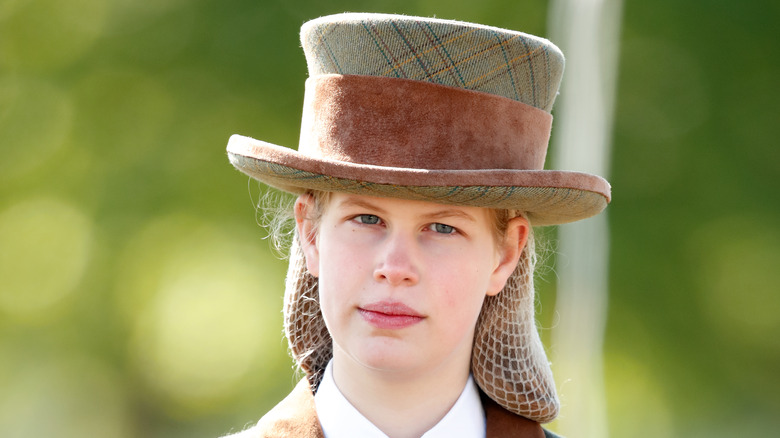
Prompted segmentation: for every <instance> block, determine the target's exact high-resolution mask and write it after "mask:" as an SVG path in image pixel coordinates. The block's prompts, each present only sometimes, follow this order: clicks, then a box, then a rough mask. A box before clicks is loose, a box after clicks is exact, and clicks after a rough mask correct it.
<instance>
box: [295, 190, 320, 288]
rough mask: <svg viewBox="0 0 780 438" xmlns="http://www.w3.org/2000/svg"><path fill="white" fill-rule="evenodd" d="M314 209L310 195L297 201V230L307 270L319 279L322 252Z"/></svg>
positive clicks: (302, 196)
mask: <svg viewBox="0 0 780 438" xmlns="http://www.w3.org/2000/svg"><path fill="white" fill-rule="evenodd" d="M314 209H315V207H314V197H312V196H311V195H309V194H303V195H301V196H299V197H298V199H296V200H295V208H294V213H295V228H296V230H297V231H298V240H299V242H300V245H301V249H302V250H303V255H304V257H305V258H306V269H308V270H309V274H311V275H313V276H315V277H317V276H318V275H319V272H320V251H319V248H317V224H316V223H315V222H314V220H313V219H312V216H313V215H314V214H315V211H314Z"/></svg>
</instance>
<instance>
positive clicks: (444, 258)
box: [228, 14, 610, 438]
mask: <svg viewBox="0 0 780 438" xmlns="http://www.w3.org/2000/svg"><path fill="white" fill-rule="evenodd" d="M301 39H302V42H303V48H304V52H305V54H306V58H307V61H308V65H309V73H310V78H309V80H307V84H306V97H305V100H304V110H303V122H302V128H301V140H300V145H299V148H298V151H293V150H290V149H287V148H283V147H279V146H276V145H272V144H268V143H265V142H262V141H258V140H254V139H251V138H247V137H240V136H233V137H232V138H231V140H230V142H229V144H228V153H229V157H230V160H231V162H232V163H233V164H234V165H235V166H236V167H237V168H238V169H239V170H241V171H243V172H245V173H247V174H248V175H250V176H252V177H253V178H256V179H258V180H260V181H262V182H265V183H267V184H269V185H271V186H274V187H277V188H280V189H282V190H286V191H289V192H292V193H297V194H299V196H298V198H297V200H296V202H295V207H294V217H295V222H296V232H295V238H294V241H293V245H292V248H291V254H290V268H289V271H288V278H287V285H286V291H285V309H284V312H285V329H286V334H287V337H288V340H289V342H290V349H291V352H292V354H293V357H294V358H295V360H296V362H297V363H298V365H299V366H300V367H301V369H303V370H304V371H305V372H306V375H307V378H306V379H304V380H303V381H301V382H300V383H299V384H298V386H297V387H296V388H295V389H294V390H293V392H292V393H291V394H290V396H288V397H287V398H286V399H285V400H284V401H282V402H281V403H280V404H279V405H278V406H277V407H276V408H274V409H273V410H272V411H271V412H269V413H268V414H266V415H265V416H264V417H263V418H262V419H261V420H260V422H259V423H258V425H257V426H255V427H254V428H252V429H249V430H247V431H244V432H242V433H241V434H239V436H241V437H250V436H262V437H268V436H279V437H282V436H284V437H323V436H324V437H327V438H338V437H356V436H359V437H392V438H395V437H420V436H423V437H426V438H432V437H452V436H458V437H544V436H553V435H552V434H551V433H550V432H548V431H546V430H544V429H543V428H542V427H541V426H540V423H544V422H548V421H551V420H552V419H553V418H555V416H556V415H557V413H558V400H557V395H556V392H555V385H554V382H553V379H552V374H551V371H550V368H549V364H548V362H547V359H546V356H545V354H544V350H543V348H542V346H541V342H540V340H539V337H538V334H537V332H536V329H535V325H534V315H533V312H534V308H533V305H534V300H533V267H534V261H535V255H534V249H533V232H532V226H540V225H552V224H559V223H565V222H571V221H574V220H579V219H583V218H586V217H589V216H592V215H594V214H597V213H598V212H600V211H601V210H603V209H604V208H605V206H606V205H607V203H608V202H609V199H610V187H609V184H608V183H607V182H606V181H604V180H603V179H602V178H600V177H597V176H594V175H588V174H582V173H576V172H566V171H554V170H543V166H544V158H545V154H546V149H547V141H548V138H549V134H550V126H551V120H552V117H551V115H550V111H551V108H552V104H553V101H554V100H555V96H556V94H557V90H558V85H559V83H560V77H561V74H562V71H563V56H562V54H561V53H560V51H559V50H558V49H557V47H555V46H554V45H553V44H552V43H550V42H549V41H546V40H544V39H541V38H538V37H534V36H531V35H527V34H523V33H519V32H513V31H508V30H503V29H497V28H491V27H487V26H480V25H475V24H469V23H461V22H454V21H445V20H438V19H427V18H417V17H405V16H395V15H380V14H340V15H334V16H328V17H322V18H319V19H316V20H313V21H310V22H308V23H306V24H304V26H303V28H302V33H301Z"/></svg>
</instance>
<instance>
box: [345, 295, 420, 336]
mask: <svg viewBox="0 0 780 438" xmlns="http://www.w3.org/2000/svg"><path fill="white" fill-rule="evenodd" d="M358 312H359V313H360V316H362V317H363V319H364V320H365V321H366V322H368V323H369V324H371V325H372V326H374V327H376V328H379V329H383V330H399V329H402V328H406V327H409V326H412V325H414V324H417V323H419V322H421V321H422V320H423V319H425V316H424V315H422V314H420V313H419V312H417V311H416V310H414V309H412V308H411V307H409V306H407V305H405V304H403V303H397V302H390V301H380V302H376V303H371V304H367V305H365V306H361V307H359V308H358Z"/></svg>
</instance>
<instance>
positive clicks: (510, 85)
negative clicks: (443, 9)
mask: <svg viewBox="0 0 780 438" xmlns="http://www.w3.org/2000/svg"><path fill="white" fill-rule="evenodd" d="M340 17H341V19H340V20H339V21H338V22H334V21H331V20H320V19H317V20H312V21H310V22H308V23H306V24H305V25H304V26H303V28H302V29H301V41H302V43H303V48H304V51H305V52H306V57H307V62H308V65H309V75H310V76H315V75H321V74H332V73H336V74H355V75H370V76H386V77H394V78H405V79H416V80H421V81H428V82H433V83H437V84H442V85H449V86H452V87H458V88H465V89H468V90H475V91H481V92H485V93H490V94H495V95H499V96H504V97H507V98H509V99H513V100H517V101H519V102H523V103H525V104H527V105H532V106H534V107H536V108H539V109H542V110H544V111H547V112H550V111H551V109H552V106H553V102H554V101H555V97H556V93H557V85H558V83H559V82H560V79H561V75H562V74H563V65H564V59H563V54H562V53H561V52H560V50H558V48H557V47H556V46H555V45H553V44H552V43H550V42H549V41H547V40H545V39H543V38H539V37H536V36H533V35H528V34H524V33H521V32H514V31H509V30H505V29H498V28H493V27H488V26H481V25H476V24H471V23H462V22H456V21H448V20H435V19H431V20H426V21H420V20H415V19H413V18H410V17H405V16H398V15H397V16H392V20H389V19H388V16H377V15H373V14H343V15H341V16H340Z"/></svg>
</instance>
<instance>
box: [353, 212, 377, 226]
mask: <svg viewBox="0 0 780 438" xmlns="http://www.w3.org/2000/svg"><path fill="white" fill-rule="evenodd" d="M357 220H358V222H360V223H361V224H366V225H376V224H378V223H379V216H376V215H373V214H361V215H360V216H358V217H357Z"/></svg>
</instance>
